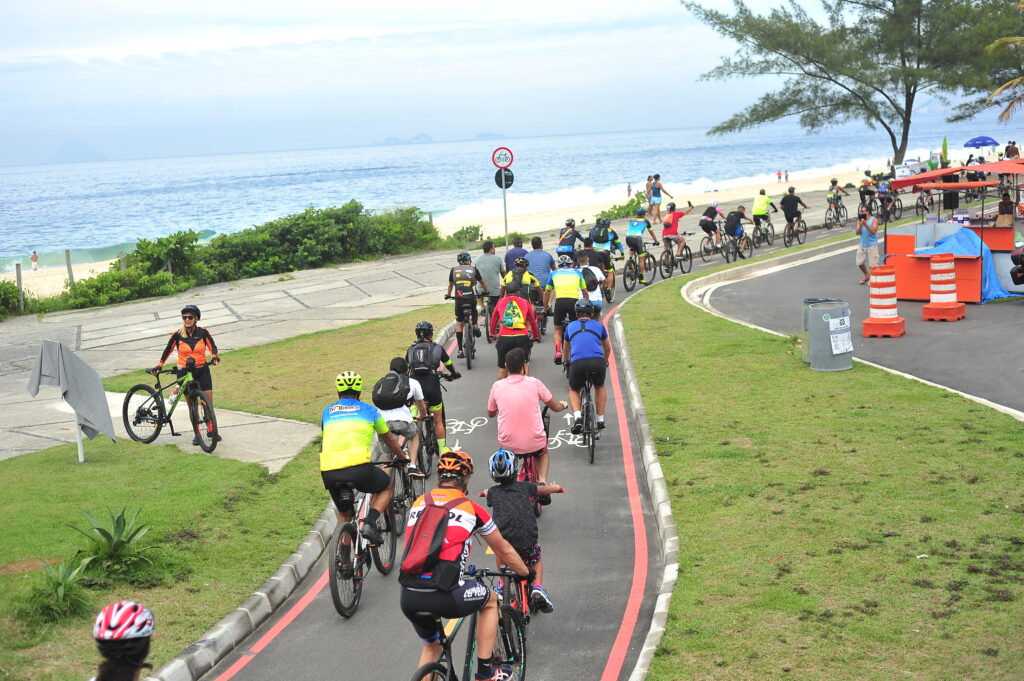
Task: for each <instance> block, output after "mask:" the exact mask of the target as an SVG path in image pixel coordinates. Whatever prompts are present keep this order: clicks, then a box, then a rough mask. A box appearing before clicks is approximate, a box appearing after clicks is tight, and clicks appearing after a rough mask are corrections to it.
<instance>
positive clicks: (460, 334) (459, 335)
mask: <svg viewBox="0 0 1024 681" xmlns="http://www.w3.org/2000/svg"><path fill="white" fill-rule="evenodd" d="M455 340H457V341H459V350H461V349H462V332H461V331H456V332H455Z"/></svg>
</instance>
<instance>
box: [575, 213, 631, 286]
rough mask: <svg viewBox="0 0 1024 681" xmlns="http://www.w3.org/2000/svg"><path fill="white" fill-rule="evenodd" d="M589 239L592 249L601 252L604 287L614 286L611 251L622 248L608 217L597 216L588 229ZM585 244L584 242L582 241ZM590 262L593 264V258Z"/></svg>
mask: <svg viewBox="0 0 1024 681" xmlns="http://www.w3.org/2000/svg"><path fill="white" fill-rule="evenodd" d="M590 239H591V240H592V241H593V244H594V250H595V251H597V252H598V253H600V254H601V260H602V266H603V267H604V270H605V276H606V277H607V278H606V279H605V282H604V285H605V288H615V268H614V267H613V266H612V253H613V252H614V251H615V250H616V249H621V248H622V242H621V241H620V240H619V235H618V234H616V232H615V230H614V229H612V221H611V220H610V219H609V218H598V219H597V223H596V224H595V225H594V227H593V228H592V229H591V230H590ZM583 243H584V244H586V242H585V241H584V242H583ZM590 264H592V265H593V264H594V260H593V258H591V260H590Z"/></svg>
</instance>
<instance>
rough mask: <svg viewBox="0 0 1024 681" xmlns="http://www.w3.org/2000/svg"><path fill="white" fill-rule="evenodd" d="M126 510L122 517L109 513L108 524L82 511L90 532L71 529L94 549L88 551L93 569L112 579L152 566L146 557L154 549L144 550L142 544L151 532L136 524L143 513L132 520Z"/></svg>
mask: <svg viewBox="0 0 1024 681" xmlns="http://www.w3.org/2000/svg"><path fill="white" fill-rule="evenodd" d="M126 510H127V509H124V508H122V509H121V512H120V513H118V514H117V515H114V512H113V511H111V510H109V509H108V510H107V514H108V515H109V516H110V522H109V523H104V522H102V521H101V520H99V519H98V518H97V517H96V516H94V515H93V514H91V513H89V512H88V511H82V515H84V516H85V519H86V521H88V523H89V529H88V530H83V529H82V528H80V527H76V526H74V525H68V527H70V528H71V529H73V530H76V531H77V532H80V533H81V534H82V535H83V536H84V537H85V538H86V539H88V540H89V541H90V542H91V546H90V547H89V548H88V549H86V551H85V553H86V555H88V556H89V557H90V559H91V560H92V561H93V567H98V568H99V570H100V571H101V572H102V573H103V574H105V575H107V576H109V577H127V576H129V575H130V574H131V573H132V571H133V569H134V568H135V567H137V566H138V565H139V564H141V563H147V564H152V561H151V560H150V559H149V558H148V557H146V555H145V553H146V551H150V550H152V548H153V547H150V546H143V545H142V543H141V541H142V538H143V537H144V536H146V533H147V532H149V525H138V524H137V523H138V520H139V514H140V513H142V509H141V508H139V509H138V510H137V511H135V515H133V516H132V518H131V520H128V518H127V516H126V515H125V511H126Z"/></svg>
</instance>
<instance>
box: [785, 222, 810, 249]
mask: <svg viewBox="0 0 1024 681" xmlns="http://www.w3.org/2000/svg"><path fill="white" fill-rule="evenodd" d="M806 239H807V223H806V222H804V218H803V216H797V218H796V219H795V220H793V222H786V228H785V229H783V230H782V245H783V246H785V247H786V248H789V247H790V246H792V245H793V241H796V242H797V243H798V244H802V243H803V242H804V240H806Z"/></svg>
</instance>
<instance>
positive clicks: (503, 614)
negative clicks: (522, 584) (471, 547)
mask: <svg viewBox="0 0 1024 681" xmlns="http://www.w3.org/2000/svg"><path fill="white" fill-rule="evenodd" d="M466 576H467V577H475V578H479V579H480V581H482V582H484V583H485V585H486V586H487V587H488V589H493V588H494V578H497V577H500V578H501V579H503V580H505V583H506V584H508V583H509V582H511V581H513V580H516V581H519V580H521V579H522V578H521V577H518V576H516V574H515V573H514V572H512V571H511V570H508V569H505V570H484V569H480V568H477V567H476V566H475V565H472V564H470V565H469V566H467V568H466ZM424 614H428V613H424ZM429 614H432V613H429ZM478 614H479V613H473V614H472V615H470V616H469V617H461V618H459V619H458V620H456V622H455V626H454V628H453V629H452V631H451V633H446V632H445V630H444V627H442V626H441V618H440V617H439V616H437V615H433V617H434V619H435V620H436V622H437V629H438V631H440V632H441V635H440V639H439V640H438V642H439V643H440V644H441V657H440V658H439V659H438V661H437V662H428V663H427V664H425V665H423V666H422V667H420V668H419V669H417V670H416V672H415V673H414V674H413V675H412V681H459V679H460V678H461V679H464V680H465V681H469V679H472V678H473V662H474V661H475V659H476V650H477V640H476V618H477V616H478ZM467 624H468V626H469V632H470V633H469V641H467V643H466V656H465V661H464V663H463V668H462V676H461V677H460V676H459V675H458V674H457V673H456V671H455V652H454V651H453V649H452V648H453V645H454V643H455V639H456V638H458V635H459V631H460V630H461V629H462V627H463V626H465V625H467ZM493 657H494V661H495V663H497V664H506V665H509V666H511V667H512V679H520V680H521V679H524V678H526V623H525V622H523V618H522V617H521V616H520V613H519V612H518V611H517V610H516V609H514V608H512V607H510V606H509V605H504V604H503V605H502V606H501V608H500V610H499V615H498V633H497V636H495V638H494V655H493Z"/></svg>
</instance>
